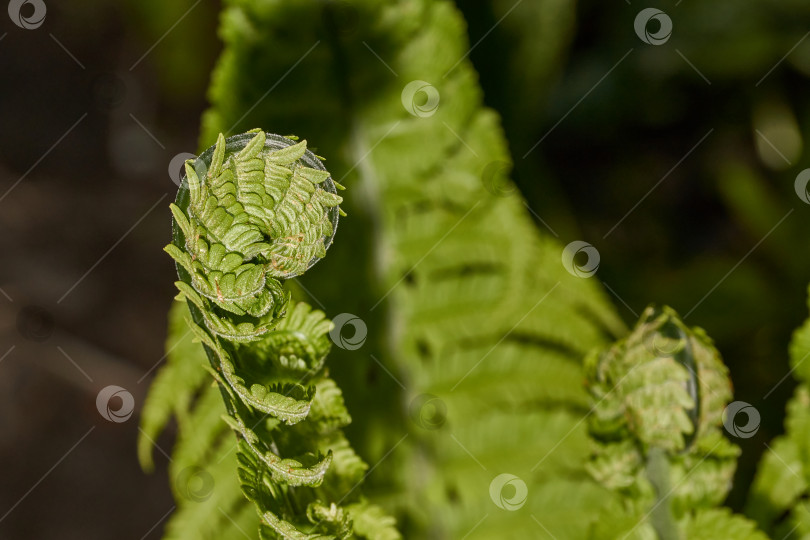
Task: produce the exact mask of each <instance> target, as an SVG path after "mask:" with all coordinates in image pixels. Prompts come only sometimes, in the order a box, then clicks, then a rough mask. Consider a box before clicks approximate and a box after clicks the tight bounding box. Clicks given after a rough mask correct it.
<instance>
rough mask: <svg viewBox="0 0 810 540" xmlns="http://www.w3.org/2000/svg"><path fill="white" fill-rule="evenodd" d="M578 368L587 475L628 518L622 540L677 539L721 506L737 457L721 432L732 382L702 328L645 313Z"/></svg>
mask: <svg viewBox="0 0 810 540" xmlns="http://www.w3.org/2000/svg"><path fill="white" fill-rule="evenodd" d="M585 368H586V375H587V385H588V390H589V392H590V394H591V397H592V400H593V409H592V414H591V415H590V416H589V418H588V423H589V432H590V435H591V438H592V440H593V443H594V444H593V454H592V457H591V461H590V462H589V464H588V469H589V471H590V472H591V474H592V476H593V477H594V478H595V479H596V480H598V481H599V482H600V483H601V484H602V485H604V486H606V487H608V488H609V489H611V490H613V491H615V492H617V493H618V494H620V495H621V499H622V500H623V501H624V503H625V506H626V508H624V510H625V512H626V513H627V515H632V516H636V519H630V520H628V523H629V526H628V527H627V529H626V530H624V531H623V532H625V533H626V534H627V535H628V536H625V537H631V536H629V534H630V533H636V534H637V536H636V537H638V538H648V537H657V538H659V539H661V540H669V539H678V538H682V537H683V536H682V534H681V532H680V529H682V526H681V524H680V523H679V522H681V521H682V520H683V519H684V518H685V517H688V516H689V515H690V513H691V512H692V511H694V510H696V509H701V508H704V509H705V508H712V507H714V506H717V505H719V504H720V503H722V501H723V500H724V499H725V497H726V495H727V493H728V491H729V489H730V488H731V480H732V477H733V475H734V470H735V466H736V457H737V456H738V454H739V448H738V447H737V446H735V445H734V444H732V443H731V442H729V441H728V439H726V438H725V437H724V436H723V433H722V421H723V411H724V409H725V407H726V404H727V402H728V401H729V400H730V399H731V382H730V379H729V377H728V369H727V368H726V366H725V365H724V364H723V362H722V360H721V358H720V354H719V353H718V351H717V350H716V349H715V348H714V346H713V345H712V342H711V340H710V339H709V337H708V336H707V335H706V333H705V332H704V331H703V330H702V329H700V328H688V327H687V326H686V325H685V324H684V323H683V321H681V319H680V318H679V317H678V315H677V314H676V313H675V311H674V310H672V309H671V308H668V307H663V308H657V307H654V306H650V307H648V308H647V309H646V310H645V311H644V313H643V314H642V316H641V318H640V320H639V322H638V323H637V324H636V326H635V328H634V329H633V331H632V332H631V333H630V334H629V335H628V336H627V337H626V338H624V339H622V340H620V341H618V342H616V343H615V344H614V345H612V346H611V347H609V348H608V349H606V350H604V351H596V352H593V353H592V354H590V355H589V356H588V358H587V359H586V362H585ZM639 516H641V520H640V521H638V520H637V518H638V517H639ZM631 528H632V529H631ZM628 531H630V532H628ZM653 531H654V532H653ZM613 534H616V533H615V532H614V533H613ZM633 538H635V537H633Z"/></svg>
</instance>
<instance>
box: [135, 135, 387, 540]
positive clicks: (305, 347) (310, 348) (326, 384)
mask: <svg viewBox="0 0 810 540" xmlns="http://www.w3.org/2000/svg"><path fill="white" fill-rule="evenodd" d="M313 165H314V167H313ZM340 202H341V198H340V197H338V196H337V195H336V194H335V184H334V183H333V181H332V180H331V178H330V175H329V173H328V172H327V171H326V170H325V169H324V168H323V166H322V165H320V161H319V160H318V158H317V157H316V156H314V155H313V154H312V153H311V152H307V150H306V142H305V141H302V142H300V143H297V144H296V143H294V141H293V140H291V139H286V138H282V137H278V136H271V137H267V136H266V135H265V133H264V132H262V131H259V130H254V131H252V132H249V133H248V134H245V135H244V136H238V137H231V138H230V139H229V140H228V141H226V140H225V138H224V136H222V135H220V136H219V137H218V139H217V144H216V146H215V147H214V148H212V149H210V150H209V151H208V152H206V153H203V155H202V156H201V157H200V158H198V159H197V160H196V161H195V162H193V163H192V162H191V161H189V162H187V163H186V176H185V178H184V182H183V185H182V186H181V189H180V192H179V193H178V197H177V204H174V205H172V207H171V208H172V213H173V215H174V224H175V227H174V238H173V243H172V244H170V245H169V246H167V248H166V251H167V252H168V253H169V254H170V255H171V256H172V257H173V258H174V259H175V261H176V262H177V268H178V274H179V276H180V278H181V279H180V281H178V282H177V287H178V289H179V290H180V295H178V299H185V300H187V304H188V306H189V308H190V311H191V318H190V319H188V324H189V326H190V332H191V333H192V334H193V335H194V338H195V341H198V342H200V343H202V345H203V347H204V350H205V352H206V355H207V358H208V361H209V365H208V366H206V368H207V371H208V372H209V373H210V374H211V375H212V376H213V378H214V380H215V381H216V383H217V386H218V388H219V391H220V394H221V398H222V399H223V400H224V403H225V408H224V412H226V413H227V414H224V415H222V414H221V413H222V412H223V410H222V407H221V406H220V407H217V403H218V402H219V400H218V399H214V398H213V397H212V393H211V391H210V390H204V391H202V394H201V396H200V397H199V398H198V399H197V401H196V403H195V405H194V407H193V411H192V410H191V405H190V403H191V400H192V395H193V394H194V393H195V392H199V391H200V390H199V388H198V387H199V385H200V383H201V382H202V381H201V379H200V375H199V374H200V373H205V371H206V370H204V369H203V368H202V367H201V366H200V365H199V361H200V355H199V352H198V351H194V350H190V349H189V348H188V346H187V345H183V347H182V348H180V347H179V346H180V344H182V343H183V340H184V339H185V336H186V334H188V332H186V334H183V337H179V338H178V337H177V333H179V331H180V330H179V328H178V327H177V323H176V322H175V320H174V317H173V320H172V326H171V331H172V336H171V338H170V344H171V346H174V345H175V344H176V345H177V346H178V348H180V350H179V351H178V352H177V353H174V354H173V358H172V359H171V360H170V362H169V363H168V364H167V366H166V367H164V368H163V369H162V370H161V372H160V374H159V375H158V379H157V381H156V383H155V390H154V393H153V395H152V396H151V397H150V400H149V401H148V405H147V406H146V408H145V413H144V420H143V428H142V440H141V441H140V442H139V451H140V456H141V460H142V463H143V464H144V466H145V467H147V468H149V467H151V455H150V451H151V449H150V447H149V442H150V441H152V440H153V438H154V437H156V436H157V435H158V433H159V432H160V431H161V429H162V428H163V427H164V426H165V424H166V422H167V420H168V417H169V416H170V414H171V413H172V412H174V414H175V415H176V416H177V417H178V420H179V421H180V422H181V433H180V438H179V440H178V444H177V447H176V449H175V452H174V458H173V460H172V469H173V471H178V472H177V475H176V476H175V495H176V499H177V500H178V512H177V513H176V514H175V516H174V517H173V518H172V521H171V523H170V524H169V526H168V527H167V537H169V538H175V537H176V538H201V537H210V538H218V537H222V535H223V534H224V532H225V531H227V530H230V529H231V528H232V527H231V526H230V525H232V526H233V527H236V528H237V529H241V527H240V525H239V523H238V522H237V521H236V520H235V519H234V518H233V517H232V515H233V514H235V515H238V516H239V517H240V518H242V517H243V516H245V513H246V512H245V510H244V508H243V507H244V506H245V503H246V501H245V500H244V499H239V500H235V499H236V495H235V493H238V491H239V487H240V486H241V492H242V493H243V494H244V495H245V496H246V497H247V500H248V501H250V502H252V503H253V504H254V505H255V507H256V511H257V513H258V516H259V517H260V520H259V523H256V521H257V520H256V519H255V516H254V519H253V520H251V519H250V518H249V517H246V516H245V517H244V518H243V520H244V521H245V522H250V523H251V524H252V525H253V527H256V525H258V529H259V537H260V538H296V539H316V538H319V539H320V538H322V539H328V538H329V539H331V538H348V537H350V536H352V534H353V526H352V521H353V517H354V514H353V512H357V515H358V518H359V519H358V521H359V522H361V526H360V529H359V530H357V531H354V532H355V533H356V535H355V536H356V537H361V538H362V537H364V538H398V537H399V536H398V533H396V530H395V529H394V527H393V523H392V521H391V519H390V518H387V517H386V516H385V515H384V514H383V513H382V512H381V511H380V510H379V509H376V508H374V507H372V506H370V505H368V504H367V503H366V502H365V501H364V500H363V498H362V496H361V495H360V493H359V492H358V491H356V489H355V488H357V486H358V485H359V483H360V482H362V479H363V476H364V473H365V471H366V469H367V466H366V465H365V464H364V463H363V462H362V461H361V460H360V459H359V458H358V457H357V455H356V454H355V453H354V452H353V451H352V449H351V447H350V446H349V445H348V442H347V441H346V439H345V437H344V436H343V434H342V432H341V430H340V429H341V428H342V427H344V426H345V425H347V424H348V423H349V422H350V417H349V415H348V413H347V411H346V408H345V406H344V403H343V399H342V396H341V393H340V390H339V389H338V388H337V386H336V385H335V384H334V382H333V381H332V380H330V379H329V378H328V376H327V374H326V371H325V369H324V361H325V358H326V355H327V353H328V351H329V348H330V343H329V339H328V337H327V334H328V333H329V331H330V330H332V328H333V325H332V324H331V322H330V321H328V320H327V319H326V318H325V317H324V314H323V313H322V312H320V311H313V310H312V309H311V308H310V307H309V306H308V305H306V304H304V303H297V304H293V303H291V302H290V300H289V293H286V292H285V291H284V289H283V285H282V282H281V280H282V279H285V278H289V277H294V276H296V275H299V274H301V273H303V272H304V271H305V270H306V269H307V268H309V267H310V266H312V265H313V264H314V263H315V262H316V261H317V260H319V259H320V258H322V257H323V256H324V255H325V254H326V248H327V247H328V245H329V244H330V243H331V240H332V238H333V236H334V232H335V227H336V226H337V211H338V209H337V205H338V204H339V203H340ZM169 352H170V354H171V353H173V351H172V349H170V350H169ZM178 355H181V358H179V359H178V358H177V356H178ZM195 368H196V371H195ZM186 377H188V378H186ZM205 379H207V377H205V378H204V379H203V380H205ZM316 396H317V398H316ZM219 415H221V419H222V420H224V423H222V422H220V421H219V420H218V419H217V416H219ZM186 419H187V420H186ZM224 426H228V427H230V428H231V429H232V430H233V431H235V432H236V434H237V440H238V443H236V442H233V441H229V440H228V438H227V437H224V436H223V435H222V431H223V429H222V428H223V427H224ZM223 452H224V453H223ZM234 457H235V460H236V461H237V462H238V479H239V481H238V483H237V482H234V481H233V480H229V479H228V475H227V473H228V471H230V473H231V474H232V475H234V477H235V473H236V467H234V466H233V461H234ZM228 458H230V459H228ZM226 459H228V461H225V460H226ZM222 463H225V465H227V467H225V466H222V465H221V464H222ZM209 468H210V469H212V471H213V472H209V471H208V470H207V469H209ZM234 477H232V478H234ZM194 479H201V480H202V485H203V486H204V487H205V490H206V491H207V493H204V494H201V493H200V492H199V489H197V488H195V486H197V487H198V484H194V483H193V480H194ZM220 484H221V485H220ZM211 490H213V494H216V496H215V497H212V492H211ZM212 498H213V499H214V503H209V500H210V499H212ZM181 501H182V502H181ZM344 502H345V504H346V505H348V504H352V506H351V508H350V509H349V508H344V507H343V506H341V505H342V504H343V503H344ZM240 503H241V504H240ZM212 504H214V505H216V506H214V507H213V508H216V509H217V510H219V514H223V515H224V516H225V517H226V518H227V519H228V521H230V525H228V524H227V523H225V522H224V521H223V520H222V519H221V516H220V515H218V513H216V512H212V507H211V505H212ZM222 506H225V507H226V508H230V509H231V511H230V512H229V511H228V510H225V509H223V508H222ZM203 530H204V531H205V532H204V533H201V531H203ZM362 531H366V533H363V532H362Z"/></svg>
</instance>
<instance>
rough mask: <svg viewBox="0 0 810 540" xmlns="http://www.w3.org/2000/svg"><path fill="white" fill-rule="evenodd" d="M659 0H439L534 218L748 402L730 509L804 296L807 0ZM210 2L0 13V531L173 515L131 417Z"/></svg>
mask: <svg viewBox="0 0 810 540" xmlns="http://www.w3.org/2000/svg"><path fill="white" fill-rule="evenodd" d="M655 5H656V6H657V7H660V9H662V10H664V11H665V12H666V13H667V14H668V15H669V16H670V17H671V19H672V21H673V34H672V37H671V38H670V40H668V41H667V42H666V43H665V44H662V45H660V46H655V45H649V44H646V43H644V42H642V41H641V40H640V39H639V38H638V36H637V35H636V34H635V32H634V31H633V20H634V18H635V17H636V15H637V13H638V12H639V11H640V10H641V9H642V8H643V7H647V6H642V5H637V3H636V2H633V4H632V5H631V4H630V3H629V2H622V1H616V2H612V3H600V2H595V1H593V0H586V1H584V2H580V3H578V4H577V5H574V4H573V3H571V2H565V1H563V0H543V1H538V2H530V1H528V0H527V1H525V2H518V3H515V2H514V1H499V0H492V1H487V2H478V1H476V2H473V1H468V2H459V7H460V8H461V9H462V11H463V13H464V15H465V17H466V18H467V21H468V24H469V37H470V43H471V45H474V46H473V48H472V51H471V54H470V59H471V60H472V61H473V63H474V64H475V67H476V68H477V70H478V71H479V73H480V82H481V85H482V87H483V88H484V91H485V99H486V101H487V104H488V105H490V106H491V107H493V108H495V109H497V110H498V111H499V112H500V113H501V114H502V116H503V123H504V128H505V130H506V135H507V139H508V140H509V143H510V147H511V151H512V154H513V158H514V160H515V166H516V169H515V174H514V176H515V179H516V181H517V183H518V185H519V187H520V189H521V191H522V192H523V194H524V196H525V198H526V203H527V207H528V211H531V212H532V213H533V214H534V215H535V217H536V219H537V224H538V227H541V228H543V229H544V230H547V231H548V233H549V234H553V235H555V236H558V237H559V238H560V240H561V241H563V242H568V241H571V240H574V239H585V240H587V241H588V242H590V243H592V244H593V245H594V246H596V247H597V248H598V250H599V252H600V256H601V266H600V268H599V274H598V277H599V279H600V280H601V281H602V282H603V283H604V284H605V286H606V288H607V289H608V291H609V292H610V293H611V294H612V295H613V296H614V299H615V304H616V307H617V310H618V311H619V312H620V313H621V314H622V315H623V316H624V317H625V320H626V321H627V322H628V323H632V321H633V320H634V319H635V318H636V314H637V313H640V312H641V310H642V309H643V308H644V307H645V305H646V304H647V303H650V302H657V303H664V304H669V305H671V306H673V307H675V308H676V309H677V310H678V311H679V312H680V313H681V314H682V315H685V316H686V320H687V322H688V323H690V324H693V325H699V326H702V327H703V328H705V329H706V330H707V332H708V333H709V335H710V336H712V337H713V338H714V339H715V341H716V343H717V346H718V348H719V349H720V351H721V352H722V353H723V355H724V358H725V360H726V363H727V364H728V366H729V368H730V370H731V373H732V378H733V380H734V384H735V394H736V396H735V398H736V399H740V400H744V401H748V402H750V403H752V404H754V405H755V406H756V407H757V408H758V409H759V410H760V412H761V413H762V416H763V418H762V420H763V421H762V425H761V428H760V431H759V432H758V434H757V436H756V437H753V438H751V439H745V440H739V441H735V442H738V443H739V444H740V445H741V446H742V447H743V451H744V454H743V458H742V459H741V460H740V465H739V471H738V475H737V483H736V487H735V489H734V491H733V492H732V495H731V498H730V500H729V503H730V504H731V505H732V506H733V507H735V508H739V507H740V506H741V505H742V502H743V500H742V496H743V494H744V492H745V488H746V486H747V484H748V483H749V482H750V479H751V477H752V475H753V467H754V465H755V462H756V460H757V459H758V457H759V455H760V454H761V452H762V451H763V450H764V448H765V446H764V444H765V443H766V442H768V441H770V440H771V439H772V438H773V437H774V436H775V435H777V434H778V433H779V431H780V429H781V421H782V416H783V411H784V404H785V402H786V400H787V397H788V396H789V395H790V392H791V390H792V387H793V383H792V381H791V378H790V377H788V378H787V379H785V380H784V382H781V384H780V381H781V380H782V379H783V377H785V375H786V374H787V373H788V370H789V368H788V365H787V354H786V349H787V343H788V340H789V338H790V333H791V332H792V330H793V329H794V328H796V327H797V326H798V325H799V324H800V323H801V321H802V320H803V319H804V318H805V317H806V315H807V309H806V307H805V306H806V286H807V282H808V277H810V257H808V256H807V255H806V250H805V245H806V242H805V238H806V234H805V231H806V230H808V226H810V208H808V205H807V204H806V203H805V201H804V200H802V199H801V198H800V197H799V196H798V195H797V194H796V193H795V191H794V181H795V179H796V176H797V174H798V173H799V172H800V171H802V170H803V169H805V168H807V167H810V159H808V158H807V157H806V156H807V152H806V151H805V149H804V141H803V135H802V134H803V133H808V124H810V99H808V98H807V96H808V95H810V93H808V89H810V85H808V76H810V39H808V40H805V38H807V37H808V34H807V33H806V32H807V30H808V29H810V4H807V3H803V2H800V1H798V0H777V1H774V2H770V3H768V4H764V3H760V4H759V5H745V6H742V5H740V4H739V3H738V2H733V1H731V0H717V1H715V2H711V3H708V2H703V3H697V2H693V1H692V0H687V1H685V2H682V3H681V2H677V3H676V2H669V3H663V2H657V3H655ZM22 9H23V15H25V16H26V17H28V16H30V15H31V14H33V13H34V11H35V10H34V6H33V4H32V3H29V4H26V5H24V6H22ZM25 10H29V11H28V12H26V11H25ZM218 10H219V4H218V3H217V2H201V1H199V0H198V1H196V2H195V1H182V2H174V3H164V2H158V1H156V0H142V1H134V0H128V1H124V2H117V3H109V2H101V1H98V0H85V1H83V2H76V3H72V4H71V5H65V4H57V3H55V2H49V3H47V13H46V15H45V19H44V21H43V23H42V24H41V26H39V27H37V28H33V29H24V28H20V27H18V26H17V25H15V24H14V23H13V22H12V21H11V18H10V17H7V16H6V14H5V13H0V36H2V37H0V74H2V75H1V76H2V85H0V123H1V125H2V129H1V130H0V247H1V248H2V249H1V250H0V253H2V255H0V257H2V264H0V385H1V386H2V390H0V478H2V480H1V481H2V483H1V484H0V539H2V540H6V539H9V540H10V539H19V538H36V539H39V538H43V539H50V538H59V539H68V540H69V539H72V538H110V537H113V536H115V537H118V536H122V537H125V538H130V537H132V538H159V537H160V531H161V523H162V522H163V521H162V520H163V519H164V518H165V517H166V515H167V513H168V512H169V511H170V509H171V508H172V505H173V503H172V499H171V496H170V493H169V488H168V480H167V478H166V475H165V465H166V461H167V459H166V458H165V457H164V456H161V455H160V452H158V453H157V456H158V470H157V471H156V473H154V474H152V475H146V474H144V473H142V472H141V470H140V468H139V466H138V464H137V460H136V456H135V441H136V437H137V435H138V428H137V415H138V409H139V407H140V404H141V403H142V401H143V398H144V395H145V392H146V390H147V388H148V385H149V382H150V381H151V378H152V376H153V375H154V370H155V368H156V367H157V366H159V364H160V363H161V361H162V360H163V355H164V351H163V341H164V339H165V335H166V311H167V309H168V306H169V304H170V302H171V299H172V297H173V296H174V288H173V285H172V282H173V275H174V271H173V267H172V264H171V263H170V260H169V258H168V257H167V256H165V255H164V253H163V252H162V247H163V245H165V244H166V242H167V240H168V238H169V214H168V211H167V205H168V202H169V200H170V199H171V198H173V196H174V192H175V190H176V185H175V184H174V183H173V178H172V177H173V176H174V177H175V178H176V175H177V173H178V172H179V164H178V165H177V170H170V167H169V164H170V163H171V162H172V160H173V158H174V157H175V156H177V155H178V154H180V153H184V152H191V153H194V152H196V151H197V136H198V127H199V116H200V114H201V112H202V111H203V110H204V108H205V107H206V100H205V92H206V87H207V84H208V80H209V74H210V70H211V69H212V67H213V66H214V63H215V60H216V57H217V54H218V52H219V49H220V44H219V41H218V39H217V38H216V26H217V16H218ZM279 106H283V104H279ZM262 127H264V128H266V129H269V130H271V131H272V126H262ZM538 142H539V144H538ZM805 197H806V196H805ZM553 263H554V264H556V263H557V262H553ZM550 264H551V263H550ZM110 384H115V385H119V386H121V387H124V388H126V389H127V390H128V391H129V392H131V393H132V394H133V396H134V398H135V403H136V408H135V413H134V414H133V416H132V418H131V419H130V420H129V421H126V422H122V423H113V422H108V421H106V420H104V419H103V418H102V417H101V416H100V415H99V412H98V411H97V410H96V404H95V398H96V395H97V393H98V391H99V390H100V389H101V388H103V387H105V386H107V385H110ZM171 440H172V433H171V430H170V431H169V433H167V434H166V435H165V437H164V438H162V439H161V440H159V441H157V442H158V445H159V446H160V447H162V448H164V449H166V450H167V451H168V449H169V448H170V446H171Z"/></svg>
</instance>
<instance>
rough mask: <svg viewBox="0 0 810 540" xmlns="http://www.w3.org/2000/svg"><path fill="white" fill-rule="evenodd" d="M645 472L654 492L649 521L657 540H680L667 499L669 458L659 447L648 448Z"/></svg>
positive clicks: (670, 490)
mask: <svg viewBox="0 0 810 540" xmlns="http://www.w3.org/2000/svg"><path fill="white" fill-rule="evenodd" d="M645 472H646V473H647V478H648V479H649V481H650V483H651V484H652V485H653V488H654V489H655V494H656V498H655V504H654V505H653V507H652V509H651V510H650V523H651V524H652V526H653V528H654V529H655V532H656V534H658V538H659V540H680V534H679V532H678V527H677V526H676V525H675V519H674V518H673V516H672V508H671V506H670V500H669V496H670V494H671V492H672V488H670V485H669V459H668V458H667V453H666V451H664V450H663V449H661V448H652V449H650V451H649V452H648V453H647V464H646V467H645Z"/></svg>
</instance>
